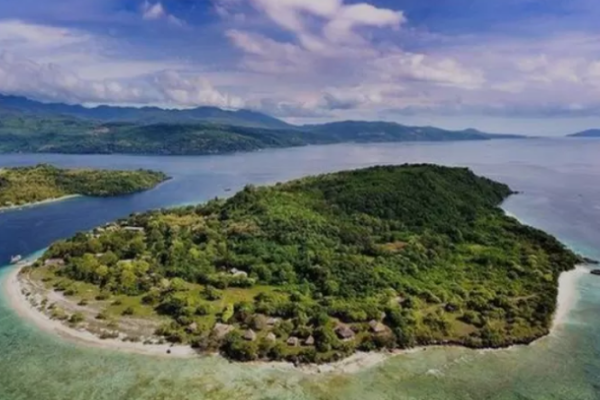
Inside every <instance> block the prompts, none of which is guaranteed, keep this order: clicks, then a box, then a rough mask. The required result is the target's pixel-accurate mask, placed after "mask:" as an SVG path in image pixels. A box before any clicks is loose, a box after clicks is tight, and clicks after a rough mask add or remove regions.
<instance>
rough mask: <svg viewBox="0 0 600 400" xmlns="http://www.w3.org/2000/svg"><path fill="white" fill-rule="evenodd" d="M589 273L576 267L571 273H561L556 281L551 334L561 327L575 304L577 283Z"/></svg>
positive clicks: (577, 295) (577, 297)
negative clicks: (554, 310)
mask: <svg viewBox="0 0 600 400" xmlns="http://www.w3.org/2000/svg"><path fill="white" fill-rule="evenodd" d="M589 273H590V271H589V270H587V269H586V268H584V267H581V266H578V267H576V268H575V269H574V270H572V271H568V272H563V273H562V274H561V275H560V278H559V279H558V297H557V299H556V312H555V313H554V319H553V321H552V329H551V332H553V331H554V330H555V329H556V328H557V327H559V326H560V325H563V324H564V323H565V322H566V320H567V317H568V315H569V312H570V311H571V310H572V309H573V307H575V304H577V300H578V299H579V292H578V291H577V282H578V281H579V279H581V278H582V277H583V276H584V275H589Z"/></svg>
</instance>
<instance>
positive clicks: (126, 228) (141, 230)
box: [123, 226, 144, 233]
mask: <svg viewBox="0 0 600 400" xmlns="http://www.w3.org/2000/svg"><path fill="white" fill-rule="evenodd" d="M123 230H124V231H127V232H137V233H144V228H138V227H136V226H124V227H123Z"/></svg>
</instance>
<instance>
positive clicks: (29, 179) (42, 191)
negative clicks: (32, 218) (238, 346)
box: [0, 164, 167, 206]
mask: <svg viewBox="0 0 600 400" xmlns="http://www.w3.org/2000/svg"><path fill="white" fill-rule="evenodd" d="M166 179H167V177H166V175H165V174H163V173H162V172H154V171H146V170H138V171H107V170H106V171H105V170H86V169H79V170H66V169H59V168H56V167H53V166H51V165H46V164H40V165H37V166H34V167H23V168H4V169H0V206H16V205H23V204H29V203H35V202H39V201H43V200H48V199H55V198H59V197H63V196H67V195H73V194H80V195H86V196H117V195H123V194H128V193H134V192H139V191H142V190H147V189H150V188H153V187H154V186H156V185H158V184H159V183H161V182H163V181H164V180H166Z"/></svg>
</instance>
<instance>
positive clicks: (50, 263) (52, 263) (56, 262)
mask: <svg viewBox="0 0 600 400" xmlns="http://www.w3.org/2000/svg"><path fill="white" fill-rule="evenodd" d="M63 265H65V260H63V259H62V258H50V259H48V260H46V261H44V266H45V267H62V266H63Z"/></svg>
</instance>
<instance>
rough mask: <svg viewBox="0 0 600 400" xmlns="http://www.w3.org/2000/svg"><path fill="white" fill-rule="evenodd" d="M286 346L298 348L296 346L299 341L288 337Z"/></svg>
mask: <svg viewBox="0 0 600 400" xmlns="http://www.w3.org/2000/svg"><path fill="white" fill-rule="evenodd" d="M287 344H288V346H292V347H298V345H299V344H300V339H298V338H297V337H294V336H290V337H289V339H288V340H287Z"/></svg>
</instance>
